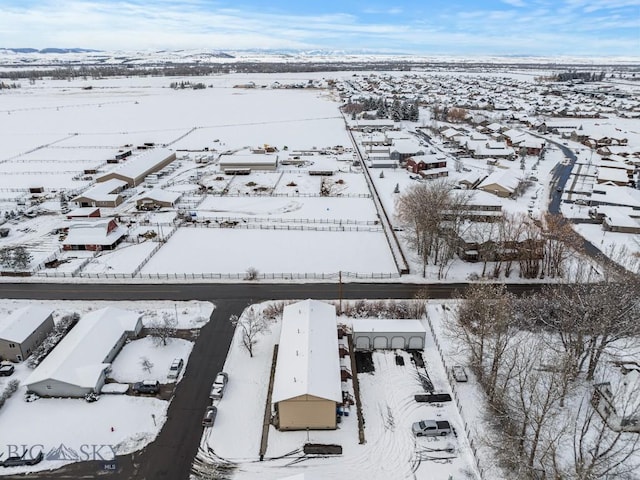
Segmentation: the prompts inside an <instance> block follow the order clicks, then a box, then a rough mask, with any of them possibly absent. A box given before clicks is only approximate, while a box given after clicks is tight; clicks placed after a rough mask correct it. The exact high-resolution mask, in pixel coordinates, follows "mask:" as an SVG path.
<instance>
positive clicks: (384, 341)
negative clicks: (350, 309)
mask: <svg viewBox="0 0 640 480" xmlns="http://www.w3.org/2000/svg"><path fill="white" fill-rule="evenodd" d="M426 334H427V332H426V330H425V328H424V325H422V322H421V321H420V320H381V319H377V318H376V319H369V318H363V319H357V320H354V321H353V344H354V346H355V349H356V350H387V349H396V348H398V349H401V350H423V349H424V344H425V338H426Z"/></svg>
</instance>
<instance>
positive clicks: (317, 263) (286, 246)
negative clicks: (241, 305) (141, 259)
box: [140, 225, 396, 278]
mask: <svg viewBox="0 0 640 480" xmlns="http://www.w3.org/2000/svg"><path fill="white" fill-rule="evenodd" d="M313 227H314V226H313V225H309V226H308V228H313ZM283 228H285V229H284V230H273V229H265V230H261V229H228V228H180V229H179V230H178V231H177V232H176V234H175V235H173V237H171V240H170V241H169V242H168V243H167V244H166V245H164V246H163V247H162V248H161V249H160V250H159V251H158V253H156V254H155V255H154V256H153V257H151V260H150V261H149V263H147V264H146V265H145V266H144V267H143V269H142V270H141V272H140V273H141V275H142V276H143V277H145V276H153V275H158V274H160V275H170V276H172V277H173V276H174V274H177V275H180V276H182V275H189V274H196V275H201V274H210V273H211V272H215V273H216V274H218V273H220V274H222V276H223V277H224V276H225V275H227V274H232V275H234V276H235V278H237V275H241V276H242V275H244V274H245V272H246V271H247V269H249V268H251V267H253V268H256V269H257V270H258V271H259V272H260V273H261V274H265V275H268V274H273V273H278V274H281V273H283V274H302V275H304V274H305V273H309V274H310V278H313V274H320V275H322V274H323V273H324V274H327V273H331V274H334V273H337V272H339V271H343V272H353V273H361V274H365V275H366V274H368V273H372V272H375V273H384V274H387V275H393V274H395V272H396V268H395V264H394V262H393V258H392V256H391V253H390V251H389V248H388V246H387V241H386V239H385V236H384V233H382V232H381V231H379V232H366V231H365V232H361V231H357V232H350V231H312V230H309V231H302V230H295V229H294V228H295V227H291V228H292V229H291V230H288V229H287V228H288V227H287V226H284V227H283ZM333 228H334V229H335V230H340V228H341V227H340V226H338V225H336V226H334V227H333ZM345 228H348V227H345ZM205 276H206V275H205Z"/></svg>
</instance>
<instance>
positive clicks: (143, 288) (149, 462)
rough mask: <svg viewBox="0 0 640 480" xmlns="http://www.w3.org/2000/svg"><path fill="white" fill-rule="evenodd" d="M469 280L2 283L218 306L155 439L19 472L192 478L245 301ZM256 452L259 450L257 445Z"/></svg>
mask: <svg viewBox="0 0 640 480" xmlns="http://www.w3.org/2000/svg"><path fill="white" fill-rule="evenodd" d="M466 285H467V284H466V283H451V284H398V283H394V284H385V283H345V284H342V286H340V285H339V284H326V283H323V284H320V283H314V284H267V283H255V284H247V283H244V284H160V285H143V284H131V285H125V284H94V283H90V284H78V285H77V284H68V285H64V284H53V283H42V284H35V283H16V284H0V297H3V298H12V299H37V300H86V301H90V300H114V301H116V300H175V301H180V300H205V301H211V302H212V303H214V304H215V305H216V308H215V310H214V312H213V314H212V316H211V320H210V321H209V323H207V324H206V325H205V326H204V327H203V328H202V329H201V331H200V335H199V337H198V340H197V342H196V344H195V346H194V348H193V351H192V353H191V356H190V357H189V362H188V363H187V369H186V371H185V374H184V377H183V379H182V380H181V382H180V383H179V384H178V386H177V388H176V390H175V394H174V398H173V400H172V401H171V404H170V406H169V411H168V417H167V421H166V423H165V424H164V426H163V428H162V430H161V431H160V434H159V435H158V437H157V438H156V440H155V441H154V442H153V443H151V444H150V445H148V446H147V447H146V448H145V449H143V450H142V451H139V452H136V453H134V454H132V455H127V456H122V457H118V459H117V470H116V471H115V472H112V473H109V472H106V471H104V466H103V464H102V462H82V463H76V464H71V465H69V466H67V467H64V468H61V469H59V470H55V471H50V472H46V473H40V474H29V475H24V476H16V477H15V478H22V479H24V478H41V479H44V478H46V479H53V478H58V479H62V478H68V479H78V478H97V477H103V476H105V475H107V476H109V477H111V478H118V479H127V480H165V479H166V480H181V479H187V478H188V477H189V473H190V470H191V463H192V461H193V459H194V457H195V455H196V453H197V451H198V446H199V443H200V437H201V435H202V425H201V418H202V412H204V410H205V407H206V406H207V405H208V404H209V387H210V386H211V383H212V382H213V379H214V377H215V374H216V373H217V372H218V371H219V370H221V369H222V367H223V365H224V361H225V358H226V356H227V352H228V350H229V345H230V343H231V338H232V336H233V327H232V325H231V324H230V323H229V321H228V319H229V317H230V316H231V315H234V314H235V315H239V314H240V313H242V311H243V310H244V308H245V307H246V306H247V305H249V304H251V303H254V302H259V301H263V300H285V299H305V298H315V299H336V298H339V297H340V291H342V298H344V299H361V298H365V299H389V298H413V297H414V296H415V295H416V294H417V293H419V292H421V293H422V295H425V294H426V295H427V296H428V297H429V298H451V297H452V296H455V295H456V292H460V291H462V290H463V289H464V288H465V287H466ZM540 286H541V285H540V284H538V285H531V284H510V285H508V289H509V290H510V291H512V292H514V293H518V294H521V293H524V292H528V291H532V290H537V289H539V288H540ZM256 455H257V452H256Z"/></svg>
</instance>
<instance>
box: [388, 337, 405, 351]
mask: <svg viewBox="0 0 640 480" xmlns="http://www.w3.org/2000/svg"><path fill="white" fill-rule="evenodd" d="M391 348H400V349H404V348H405V347H404V337H393V338H392V339H391Z"/></svg>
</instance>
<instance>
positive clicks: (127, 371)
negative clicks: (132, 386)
mask: <svg viewBox="0 0 640 480" xmlns="http://www.w3.org/2000/svg"><path fill="white" fill-rule="evenodd" d="M192 348H193V342H190V341H188V340H183V339H181V338H170V339H168V340H167V344H166V345H163V344H162V343H160V344H158V342H157V341H154V339H153V338H152V337H143V338H140V339H137V340H132V341H130V342H128V343H127V344H126V345H125V346H124V347H123V348H122V351H121V352H120V353H119V354H118V356H117V358H116V359H115V361H114V362H113V363H112V364H111V372H110V373H109V378H112V379H113V380H115V381H116V382H120V383H135V382H141V381H143V380H157V381H158V382H160V383H173V382H175V381H176V379H169V378H167V373H168V372H169V366H170V365H171V362H172V361H173V359H175V358H181V359H183V360H185V359H187V358H189V355H191V349H192ZM143 360H148V361H149V363H148V364H146V365H143V363H142V362H143ZM146 366H148V367H149V369H148V370H147V368H145V367H146ZM183 374H184V368H183V369H182V371H181V372H180V375H179V377H178V380H180V379H181V378H182V375H183Z"/></svg>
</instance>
